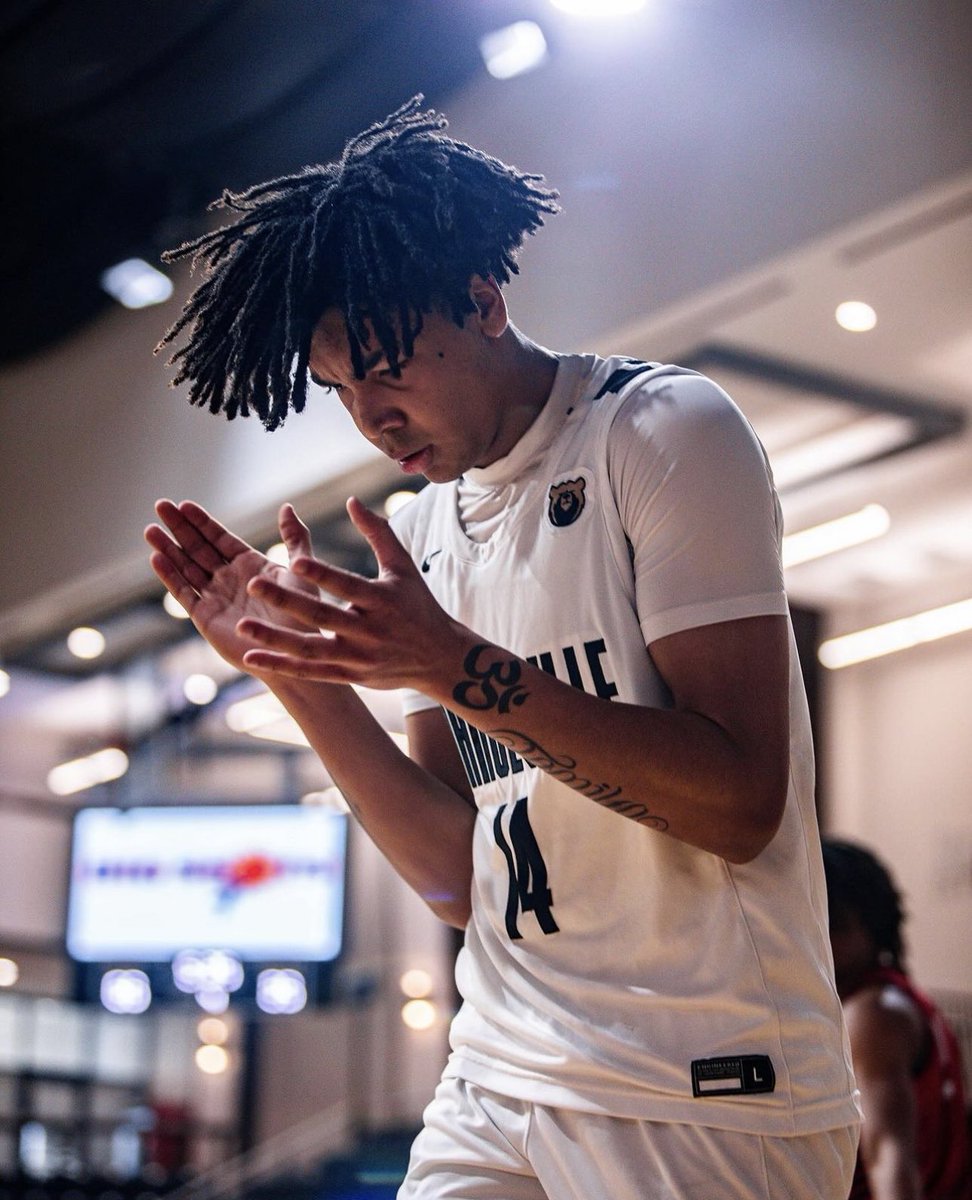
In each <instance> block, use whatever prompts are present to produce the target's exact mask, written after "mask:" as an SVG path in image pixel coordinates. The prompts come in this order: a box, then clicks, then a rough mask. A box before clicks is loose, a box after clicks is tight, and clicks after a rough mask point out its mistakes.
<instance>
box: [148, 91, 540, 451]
mask: <svg viewBox="0 0 972 1200" xmlns="http://www.w3.org/2000/svg"><path fill="white" fill-rule="evenodd" d="M422 99H423V97H422V96H421V95H418V96H414V97H413V98H412V99H411V100H409V101H408V102H407V103H406V104H404V105H402V107H401V108H399V109H397V110H396V111H395V112H393V113H392V114H391V115H390V116H388V117H386V118H385V119H384V120H383V121H379V122H377V124H375V125H372V126H370V127H369V128H368V129H366V130H364V132H362V133H359V134H358V135H357V136H355V137H353V138H352V139H351V140H350V141H349V142H348V144H347V146H346V147H345V149H344V152H343V154H342V155H341V157H340V159H338V160H337V161H336V162H333V163H327V164H324V165H318V166H308V167H305V168H304V169H303V170H302V171H300V172H299V173H298V174H296V175H286V176H283V177H282V178H280V179H273V180H270V181H269V182H267V183H261V184H257V185H256V186H254V187H251V188H250V189H249V190H247V191H244V192H240V193H235V194H234V193H232V192H228V191H227V192H224V193H223V195H222V197H221V198H220V199H219V200H217V201H215V202H214V203H213V204H212V205H211V206H210V207H211V208H227V209H231V210H232V211H233V212H235V213H238V214H239V215H238V217H237V218H236V219H235V221H234V222H233V223H232V224H230V225H227V226H224V227H222V228H220V229H217V230H215V231H213V232H210V233H206V234H203V235H202V237H198V238H196V239H194V240H193V241H190V242H186V243H185V244H184V245H182V246H179V247H178V248H177V249H175V250H170V251H167V252H166V253H165V254H163V256H162V257H163V259H164V260H165V261H166V262H172V261H174V260H176V259H180V258H191V260H192V265H193V269H194V270H195V269H196V268H197V267H198V266H200V265H202V266H204V268H205V277H204V278H203V281H202V282H201V283H200V284H199V285H198V287H197V288H196V290H195V291H194V292H193V294H192V296H191V297H190V298H189V300H188V302H187V303H186V306H185V308H184V310H183V313H182V316H181V317H180V318H179V320H178V321H177V322H176V323H175V324H174V325H173V326H172V327H171V329H169V330H168V332H167V333H166V334H165V336H164V337H163V338H162V341H161V342H160V343H159V345H158V347H157V350H161V349H162V347H163V346H165V345H167V344H169V343H171V342H173V341H174V340H175V339H176V338H177V337H178V336H179V335H180V334H181V333H182V332H183V331H184V330H186V329H187V328H188V329H189V334H188V341H187V343H186V344H185V345H184V346H183V347H182V348H181V349H179V350H177V351H176V352H175V354H173V356H172V357H171V359H170V360H169V365H178V367H179V370H178V373H177V375H176V376H175V378H174V379H173V382H172V386H173V387H175V386H177V385H178V384H180V383H183V382H186V381H188V382H189V384H190V388H189V401H190V403H192V404H195V405H199V406H206V407H208V408H209V411H210V412H213V413H217V412H221V411H222V412H224V413H225V414H226V416H227V417H228V418H229V419H231V420H232V419H233V418H234V417H235V416H236V415H237V414H239V415H240V416H243V417H246V416H249V414H250V412H251V410H252V411H255V412H256V413H257V415H258V416H259V417H260V419H261V420H262V422H263V424H264V425H265V426H266V428H267V429H276V428H277V426H278V425H280V424H281V423H282V422H283V420H284V418H285V417H286V415H287V413H288V412H289V411H290V409H291V408H293V409H294V410H295V411H296V412H300V411H301V410H302V409H303V407H304V402H305V400H306V393H307V365H308V357H309V353H310V341H311V335H312V333H313V330H314V327H315V325H316V324H317V322H318V320H319V319H320V317H321V314H322V313H323V312H324V310H325V309H328V308H337V309H339V310H340V311H341V312H342V313H343V316H344V323H345V328H346V330H347V334H348V343H349V348H350V353H351V363H352V366H353V369H354V373H355V376H356V377H357V378H359V379H360V378H362V377H363V376H364V366H363V363H364V355H363V353H362V351H363V349H365V348H367V347H368V345H369V341H370V335H371V333H373V334H374V337H375V338H376V340H377V342H378V344H379V346H380V348H381V350H382V352H383V353H384V355H385V357H386V358H387V362H388V366H389V368H390V370H391V372H392V374H393V375H395V376H396V377H397V376H398V375H399V373H400V365H399V364H400V360H401V359H402V358H409V357H411V355H412V353H413V351H414V343H415V338H416V337H417V336H418V334H419V333H420V332H421V330H422V317H423V314H425V313H430V312H432V311H437V312H441V313H443V314H445V315H448V316H450V317H451V318H452V319H453V320H454V321H455V322H456V324H457V325H462V324H463V322H464V320H465V319H466V316H467V314H468V313H470V312H472V311H474V308H475V306H474V304H473V303H472V301H471V299H470V297H469V291H468V289H469V281H470V279H471V278H472V276H473V275H481V276H482V277H483V278H486V277H488V276H490V275H491V276H493V277H494V278H495V279H496V280H497V281H498V282H499V283H500V284H503V283H507V282H508V281H509V279H510V276H511V275H513V274H516V273H517V266H516V262H515V256H516V253H517V251H518V250H519V248H520V247H521V245H522V244H523V241H524V239H525V237H526V235H527V234H530V233H533V232H535V230H536V229H537V228H538V227H539V226H540V225H542V224H543V214H544V213H554V212H557V211H558V205H557V202H556V201H557V193H556V192H555V191H552V190H550V189H549V188H547V187H546V186H545V183H544V180H543V177H542V176H540V175H525V174H523V173H522V172H520V171H518V170H516V169H515V168H513V167H510V166H507V165H506V164H505V163H502V162H500V161H499V160H498V159H495V158H491V157H490V156H489V155H487V154H484V153H483V152H482V151H479V150H476V149H474V148H473V147H471V146H467V145H465V144H464V143H463V142H457V141H454V140H453V139H452V138H449V137H446V136H445V135H444V134H443V133H442V130H443V129H444V128H445V127H446V124H447V122H446V119H445V118H444V117H443V116H441V115H439V114H437V113H435V112H434V111H433V110H431V109H430V110H429V111H427V112H423V111H421V110H420V104H421V102H422ZM295 363H296V369H294V368H295Z"/></svg>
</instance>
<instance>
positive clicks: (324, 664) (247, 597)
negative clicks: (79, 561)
mask: <svg viewBox="0 0 972 1200" xmlns="http://www.w3.org/2000/svg"><path fill="white" fill-rule="evenodd" d="M347 508H348V514H349V516H350V517H351V520H352V522H353V523H354V525H355V527H356V528H357V530H358V531H359V532H360V533H361V534H362V536H363V537H364V538H365V539H366V541H367V542H368V544H369V545H370V547H371V549H372V552H373V553H374V555H375V559H376V561H377V564H378V569H379V573H378V577H377V579H368V578H366V577H365V576H362V575H358V574H355V573H354V572H352V571H346V570H343V569H342V568H340V567H335V566H331V565H330V564H328V563H326V562H323V561H321V560H320V559H318V558H315V557H314V556H313V554H312V548H311V540H310V532H309V530H308V529H307V526H306V525H305V524H304V523H303V522H302V521H301V520H300V518H299V517H298V516H297V514H296V512H295V511H294V509H293V507H292V506H290V505H284V506H283V508H282V509H281V512H280V532H281V536H282V538H283V540H284V543H285V544H286V546H287V550H288V553H289V556H290V566H289V567H281V566H277V565H276V564H274V563H272V562H270V560H269V559H268V558H267V557H266V556H265V555H263V554H261V553H260V552H259V551H257V550H255V549H254V548H253V547H252V546H249V545H247V543H246V542H244V541H242V540H241V539H240V538H238V537H236V535H235V534H232V533H230V532H229V530H227V529H226V528H225V527H224V526H222V525H220V523H219V522H218V521H216V520H215V519H214V518H213V517H211V516H210V515H209V513H207V512H206V510H205V509H203V508H201V507H200V506H199V505H197V504H194V503H192V502H191V501H185V502H183V503H182V504H180V505H175V504H173V503H171V501H168V500H162V501H159V503H158V505H157V506H156V511H157V513H158V515H159V518H160V520H161V521H162V522H163V523H164V524H165V525H166V526H167V528H168V530H169V532H168V533H167V532H166V530H164V529H162V528H161V526H159V525H150V526H149V527H148V528H147V529H146V531H145V537H146V540H147V541H148V542H149V544H150V545H151V546H152V548H153V550H154V553H153V555H152V559H151V562H152V567H153V569H154V571H155V573H156V574H157V575H158V577H159V578H160V579H161V581H162V582H163V584H165V586H166V588H167V589H168V590H169V591H170V592H171V593H172V595H173V596H174V597H175V598H176V599H177V600H178V601H179V603H180V604H182V605H183V607H184V608H185V609H186V611H187V612H188V613H189V615H190V617H191V618H192V620H193V623H194V624H195V626H196V628H197V629H198V630H199V632H200V633H201V634H202V635H203V637H205V638H206V639H207V641H209V642H210V644H211V645H212V646H213V647H214V649H216V650H217V651H218V652H219V653H220V654H221V655H222V656H223V657H224V658H225V659H227V661H229V662H230V663H232V664H233V665H234V666H237V667H239V668H240V669H242V670H245V671H247V672H249V673H250V674H253V675H257V676H259V677H261V678H264V679H266V680H267V681H268V682H269V681H270V680H272V679H273V677H275V676H286V677H290V678H294V679H301V680H314V681H321V682H328V683H358V684H363V685H366V686H368V687H374V688H395V687H416V688H420V689H421V688H422V687H423V683H425V682H426V681H427V679H428V677H429V675H430V672H431V671H433V670H434V667H435V664H436V662H437V661H441V656H442V652H443V649H444V647H445V646H446V645H447V644H448V641H449V638H450V636H454V635H455V630H456V627H455V625H454V623H453V622H452V621H451V620H450V618H449V617H448V616H447V614H446V613H445V612H444V611H443V610H442V608H441V607H440V606H439V605H438V604H437V602H436V601H435V599H434V597H433V596H432V594H431V592H429V590H428V588H427V587H426V585H425V583H424V581H423V580H422V578H421V576H420V575H419V573H418V571H417V569H416V567H415V564H414V563H413V562H412V560H411V559H410V558H409V556H408V554H407V553H406V552H405V550H404V548H403V547H402V545H401V543H400V542H399V541H398V539H397V538H396V536H395V534H394V532H393V531H392V529H391V526H390V525H389V524H388V522H387V521H386V520H385V519H384V518H382V517H379V516H378V515H377V514H376V513H373V512H371V511H370V509H368V508H366V507H365V506H364V505H363V504H362V503H361V502H360V501H359V500H357V499H353V498H352V499H351V500H349V501H348V505H347ZM321 591H324V592H326V593H327V594H328V595H327V597H324V596H322V595H321Z"/></svg>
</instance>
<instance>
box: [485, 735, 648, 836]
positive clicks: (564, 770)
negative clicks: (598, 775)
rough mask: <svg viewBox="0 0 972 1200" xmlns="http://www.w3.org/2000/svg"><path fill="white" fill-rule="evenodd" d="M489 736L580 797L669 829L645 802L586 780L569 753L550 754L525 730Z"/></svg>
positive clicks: (639, 823)
mask: <svg viewBox="0 0 972 1200" xmlns="http://www.w3.org/2000/svg"><path fill="white" fill-rule="evenodd" d="M491 736H492V737H494V738H495V739H496V740H497V741H498V742H501V743H502V744H503V745H504V746H506V747H507V749H509V750H512V751H514V753H516V754H518V755H519V756H520V758H522V759H524V760H525V761H526V762H528V763H530V765H531V766H534V767H538V768H539V769H540V770H541V771H545V772H546V773H547V774H548V775H552V776H553V777H554V779H559V780H560V782H561V783H566V784H567V786H568V787H572V788H573V789H574V790H575V791H577V792H580V793H581V795H582V796H587V797H588V798H589V799H591V800H594V801H595V802H596V803H598V804H600V805H601V806H602V807H603V808H607V809H610V810H611V812H616V813H619V814H620V815H621V816H623V817H627V818H628V819H629V820H631V821H634V822H636V823H637V824H638V825H646V826H647V827H648V828H649V829H657V830H659V831H662V830H665V829H667V828H668V822H667V821H666V820H665V818H664V817H659V816H657V815H656V814H655V813H652V812H651V811H649V809H648V808H647V807H646V806H645V805H644V804H641V803H638V802H637V801H634V800H626V799H625V797H624V796H622V794H621V789H620V788H619V787H612V786H611V784H608V783H596V782H595V781H594V780H592V779H585V778H584V776H583V775H579V774H578V773H577V770H576V768H577V760H576V759H573V758H571V757H570V756H569V755H567V754H562V755H559V756H558V755H556V754H552V753H551V752H550V751H549V750H545V749H544V748H543V746H541V745H540V743H539V742H538V741H536V740H535V739H534V738H531V737H527V735H526V734H525V733H521V732H520V731H519V730H516V729H496V730H493V732H492V734H491Z"/></svg>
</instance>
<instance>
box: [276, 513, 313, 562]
mask: <svg viewBox="0 0 972 1200" xmlns="http://www.w3.org/2000/svg"><path fill="white" fill-rule="evenodd" d="M277 524H278V526H279V528H280V537H281V538H282V539H283V543H284V545H285V546H286V547H287V553H288V555H289V556H290V561H291V562H293V561H294V559H295V558H299V557H300V556H301V555H303V556H304V557H308V558H309V557H310V556H311V555H312V554H313V553H314V551H313V547H312V545H311V532H310V529H308V527H307V526H306V525H305V524H304V522H303V521H302V520H301V519H300V517H299V516H298V515H297V510H296V509H295V508H294V506H293V505H292V504H284V505H282V506H281V509H280V516H279V518H278V522H277Z"/></svg>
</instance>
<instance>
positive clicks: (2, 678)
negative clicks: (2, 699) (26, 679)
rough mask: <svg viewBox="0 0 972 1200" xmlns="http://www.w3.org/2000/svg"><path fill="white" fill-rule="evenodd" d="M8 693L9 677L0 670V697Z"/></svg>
mask: <svg viewBox="0 0 972 1200" xmlns="http://www.w3.org/2000/svg"><path fill="white" fill-rule="evenodd" d="M9 691H10V675H9V674H8V672H6V671H4V670H3V669H2V668H0V696H6V694H7V692H9Z"/></svg>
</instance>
